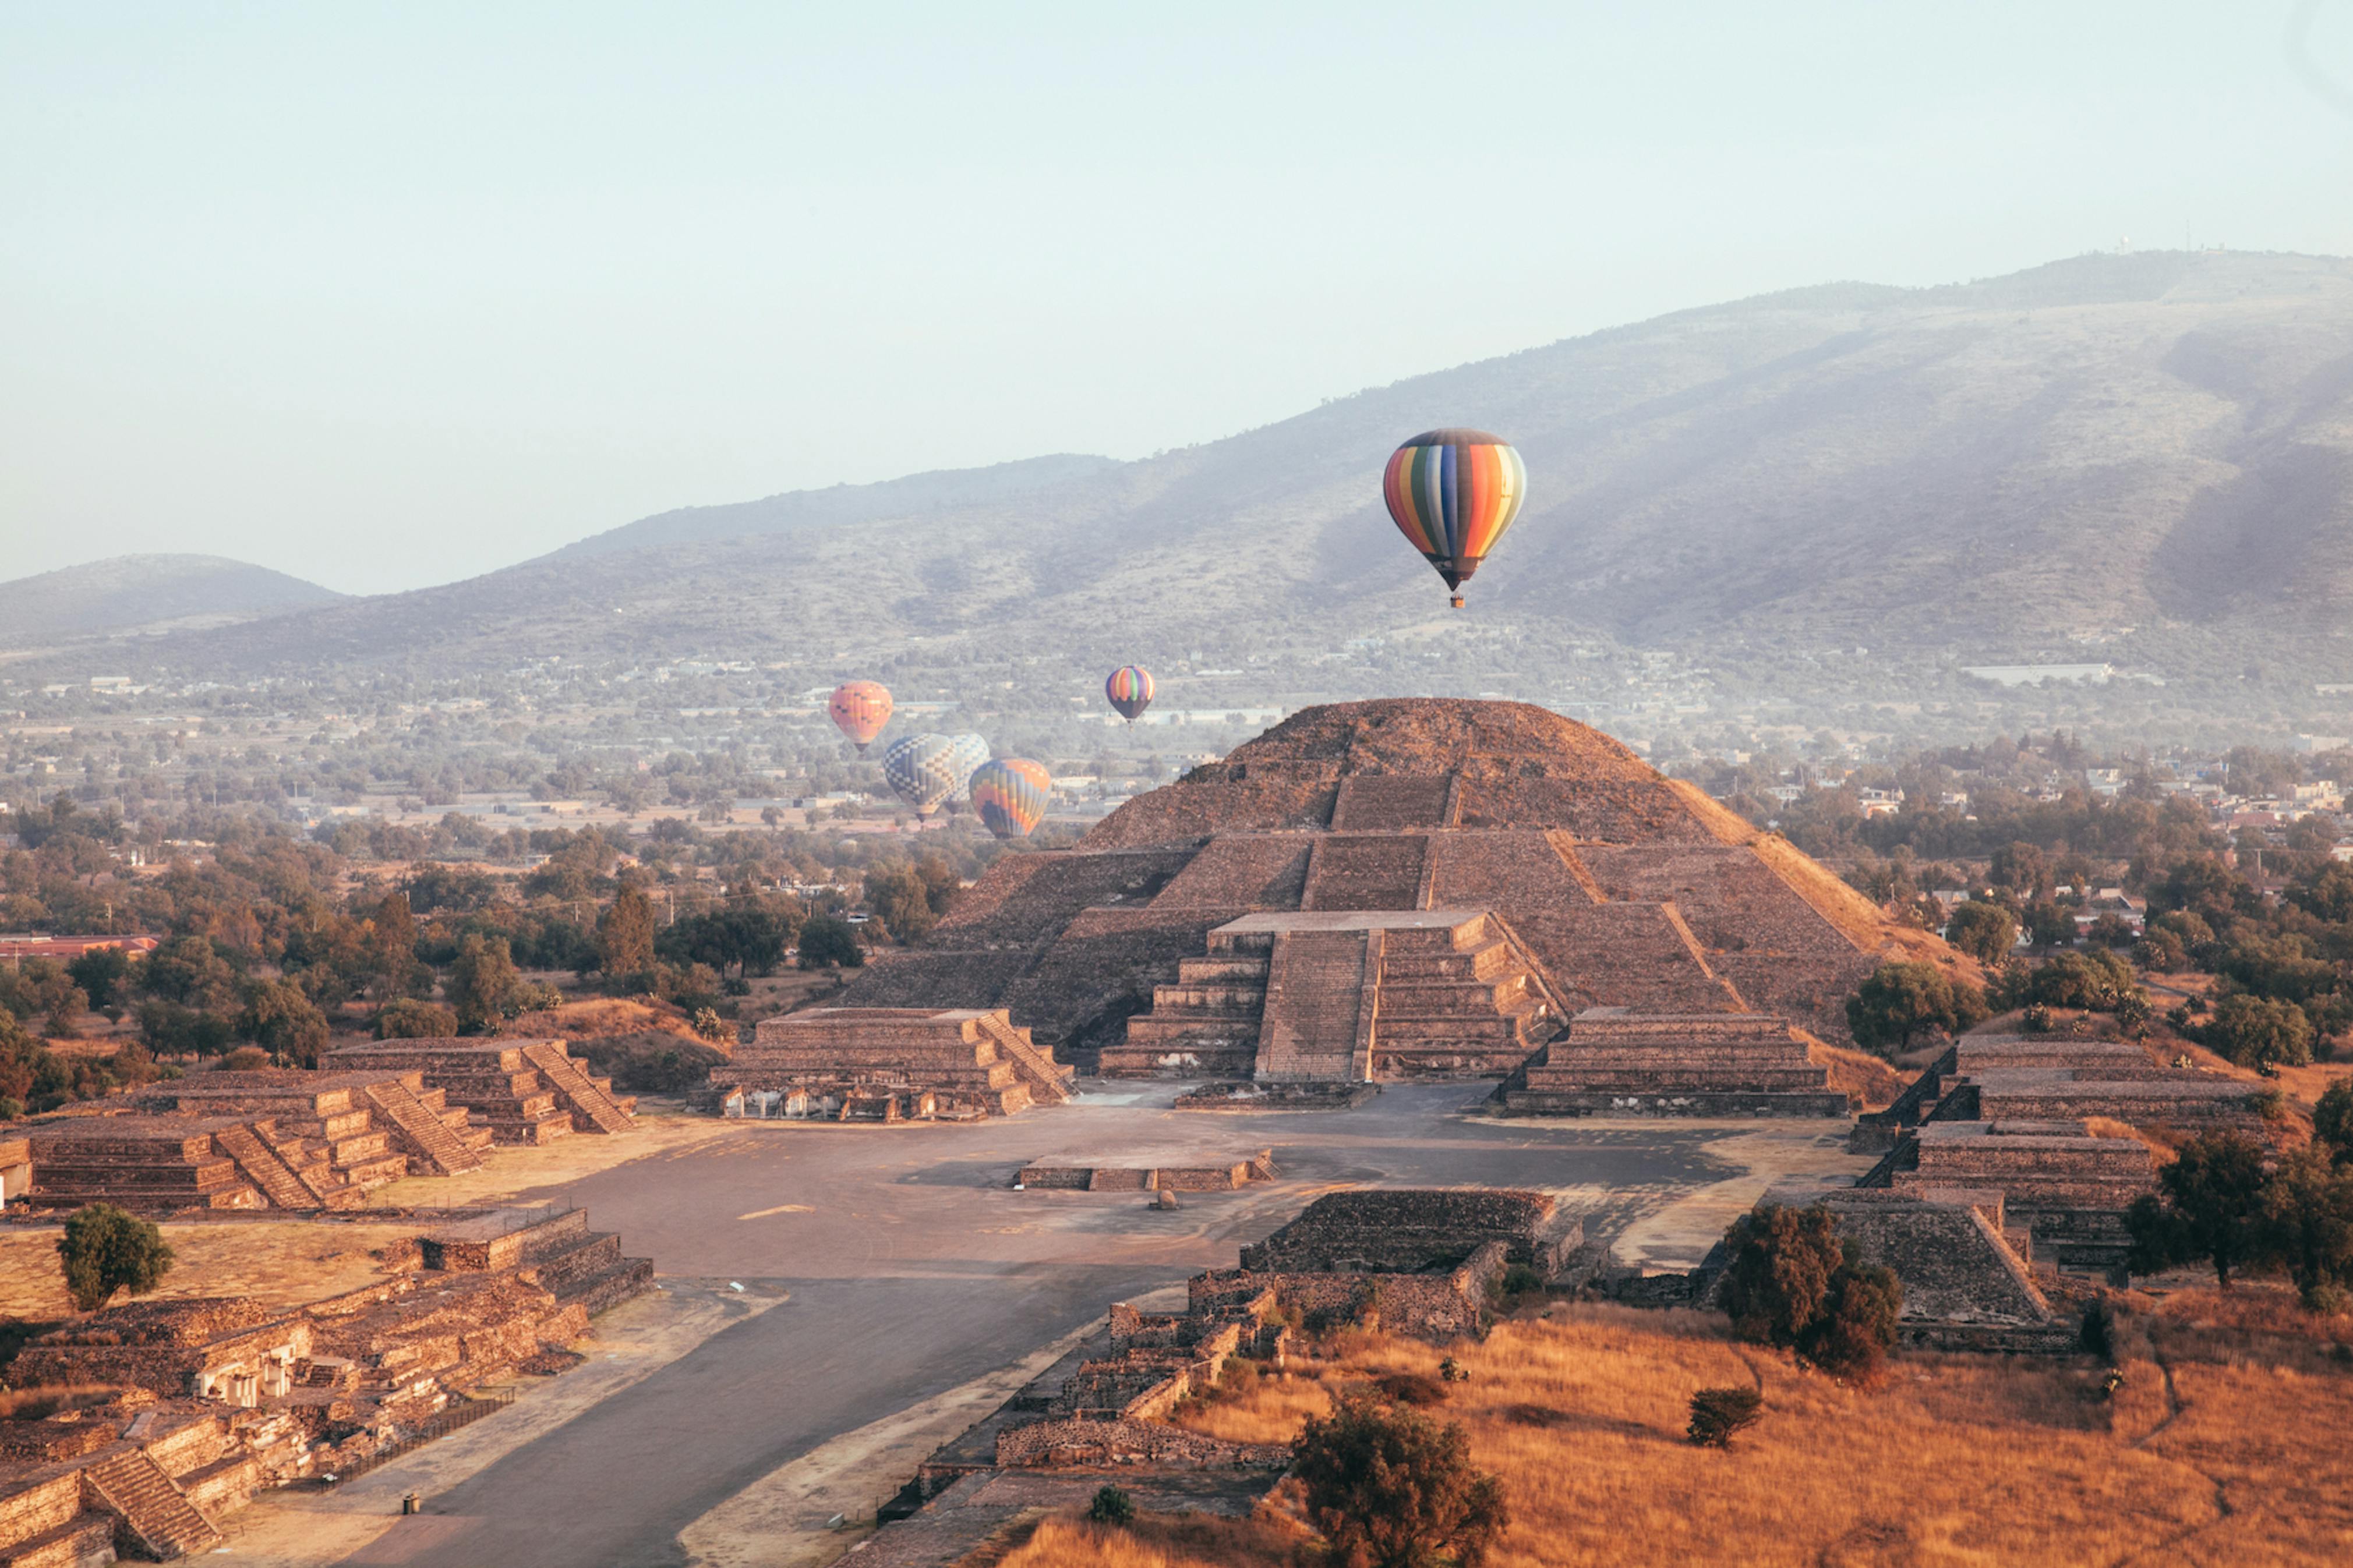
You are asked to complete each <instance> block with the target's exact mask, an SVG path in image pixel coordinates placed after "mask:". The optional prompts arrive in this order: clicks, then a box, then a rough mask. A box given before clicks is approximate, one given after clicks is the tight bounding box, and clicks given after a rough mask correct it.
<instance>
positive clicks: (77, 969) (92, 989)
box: [66, 947, 131, 1007]
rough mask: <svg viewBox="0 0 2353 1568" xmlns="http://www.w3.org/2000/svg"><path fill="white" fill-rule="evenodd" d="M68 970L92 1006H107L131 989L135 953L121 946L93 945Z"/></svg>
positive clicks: (68, 966)
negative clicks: (132, 958) (126, 950)
mask: <svg viewBox="0 0 2353 1568" xmlns="http://www.w3.org/2000/svg"><path fill="white" fill-rule="evenodd" d="M66 973H67V974H69V976H71V977H72V979H73V983H74V984H76V985H79V986H80V987H81V990H82V994H83V995H85V996H87V997H89V998H90V1005H91V1006H93V1007H104V1006H107V1005H110V1004H111V1003H113V1002H114V1001H116V1000H118V999H119V998H120V997H121V995H122V994H124V993H125V992H126V991H128V990H129V989H130V986H129V985H128V984H126V983H127V982H128V981H129V980H130V978H131V956H130V954H128V953H126V952H123V951H122V950H121V948H119V947H93V948H91V949H90V951H89V952H85V953H83V954H82V955H81V956H80V957H79V958H77V959H75V960H74V961H73V962H72V963H69V964H67V965H66Z"/></svg>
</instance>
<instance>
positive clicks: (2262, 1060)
mask: <svg viewBox="0 0 2353 1568" xmlns="http://www.w3.org/2000/svg"><path fill="white" fill-rule="evenodd" d="M2197 1039H2198V1043H2199V1044H2200V1045H2202V1046H2205V1047H2208V1048H2209V1049H2211V1050H2212V1051H2214V1052H2216V1053H2217V1054H2219V1055H2221V1056H2224V1057H2228V1058H2230V1059H2231V1060H2232V1061H2234V1062H2236V1063H2238V1064H2239V1065H2240V1066H2241V1067H2242V1068H2266V1069H2268V1068H2274V1067H2303V1066H2305V1065H2306V1063H2308V1062H2310V1061H2311V1060H2312V1020H2311V1019H2310V1018H2307V1017H2306V1016H2305V1012H2304V1009H2303V1008H2301V1007H2299V1006H2297V1005H2295V1003H2293V1002H2279V1001H2274V1000H2273V999H2272V998H2271V997H2268V996H2225V997H2223V998H2222V1000H2221V1001H2220V1002H2218V1003H2216V1004H2215V1005H2214V1016H2213V1019H2212V1020H2211V1022H2210V1023H2208V1024H2207V1025H2206V1026H2204V1027H2203V1028H2201V1029H2200V1030H2199V1031H2198V1033H2197Z"/></svg>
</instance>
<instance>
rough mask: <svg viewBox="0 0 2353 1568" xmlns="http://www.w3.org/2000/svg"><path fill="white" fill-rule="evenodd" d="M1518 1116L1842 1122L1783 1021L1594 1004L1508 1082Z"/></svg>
mask: <svg viewBox="0 0 2353 1568" xmlns="http://www.w3.org/2000/svg"><path fill="white" fill-rule="evenodd" d="M1496 1100H1497V1101H1498V1103H1499V1106H1500V1108H1501V1109H1502V1110H1504V1112H1505V1113H1506V1114H1515V1115H1522V1116H1591V1115H1604V1116H1607V1115H1619V1116H1645V1115H1647V1116H1823V1117H1843V1116H1845V1115H1847V1114H1848V1112H1849V1110H1850V1107H1849V1106H1848V1103H1847V1098H1846V1096H1845V1095H1843V1094H1841V1093H1840V1092H1838V1091H1837V1090H1834V1089H1831V1087H1830V1072H1829V1069H1828V1068H1823V1067H1820V1066H1818V1065H1816V1064H1815V1062H1814V1061H1813V1059H1812V1058H1811V1057H1810V1055H1809V1054H1808V1052H1807V1049H1806V1043H1805V1041H1804V1040H1803V1039H1801V1038H1800V1037H1799V1036H1798V1034H1797V1031H1795V1030H1794V1029H1792V1028H1791V1027H1790V1026H1789V1025H1788V1021H1787V1020H1785V1019H1782V1018H1778V1017H1774V1016H1769V1015H1767V1014H1761V1013H1686V1014H1670V1013H1632V1012H1629V1011H1627V1010H1626V1009H1625V1008H1622V1007H1593V1008H1588V1009H1587V1010H1586V1011H1584V1012H1582V1013H1579V1014H1578V1015H1577V1016H1576V1017H1575V1018H1573V1019H1571V1020H1570V1022H1569V1026H1568V1032H1567V1035H1566V1036H1565V1037H1562V1038H1560V1039H1557V1040H1555V1041H1553V1042H1552V1043H1551V1044H1550V1045H1548V1046H1546V1047H1545V1049H1544V1052H1543V1054H1542V1055H1540V1056H1537V1057H1535V1058H1532V1059H1531V1060H1530V1061H1529V1062H1528V1063H1527V1065H1526V1066H1525V1067H1524V1068H1521V1069H1520V1070H1519V1071H1518V1072H1516V1073H1514V1074H1513V1075H1512V1076H1511V1077H1510V1078H1509V1079H1506V1080H1505V1081H1504V1087H1503V1088H1502V1089H1498V1090H1497V1091H1496Z"/></svg>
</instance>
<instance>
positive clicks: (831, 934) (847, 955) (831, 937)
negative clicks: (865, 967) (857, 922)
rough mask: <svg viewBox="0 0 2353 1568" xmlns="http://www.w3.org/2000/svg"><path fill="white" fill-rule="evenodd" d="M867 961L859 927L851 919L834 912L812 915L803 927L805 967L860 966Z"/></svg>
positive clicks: (851, 967) (803, 966)
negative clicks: (836, 914)
mask: <svg viewBox="0 0 2353 1568" xmlns="http://www.w3.org/2000/svg"><path fill="white" fill-rule="evenodd" d="M865 962H866V950H865V949H864V948H862V947H860V946H859V945H858V928H857V927H855V926H853V925H851V924H850V923H849V921H845V920H841V919H839V918H838V917H836V916H833V915H811V916H810V917H809V918H808V921H807V923H806V924H804V925H803V926H802V927H801V956H800V966H801V967H802V968H803V969H830V968H832V967H834V966H835V965H836V964H839V965H840V966H841V967H842V968H844V969H856V968H857V967H858V966H859V965H860V964H862V963H865Z"/></svg>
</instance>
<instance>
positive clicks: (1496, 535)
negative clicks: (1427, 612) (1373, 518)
mask: <svg viewBox="0 0 2353 1568" xmlns="http://www.w3.org/2000/svg"><path fill="white" fill-rule="evenodd" d="M1527 493H1528V470H1527V465H1526V464H1525V463H1523V462H1521V461H1520V455H1519V454H1518V453H1517V452H1515V451H1514V450H1512V445H1511V443H1510V442H1508V441H1506V440H1504V438H1503V437H1501V436H1490V435H1488V434H1487V433H1486V432H1485V431H1484V430H1428V431H1424V432H1423V433H1422V434H1420V435H1419V436H1416V437H1414V438H1413V439H1412V440H1410V441H1408V442H1407V443H1406V444H1405V445H1404V446H1402V447H1398V449H1397V451H1396V452H1395V453H1394V454H1393V455H1391V457H1390V458H1389V466H1388V470H1387V471H1386V472H1385V473H1384V474H1383V475H1382V476H1381V499H1382V500H1385V501H1387V502H1388V508H1389V516H1390V517H1391V518H1393V519H1395V520H1396V521H1397V525H1398V532H1400V533H1402V534H1404V535H1405V536H1406V538H1407V539H1408V540H1409V541H1411V542H1412V544H1413V547H1414V548H1415V549H1416V550H1419V551H1420V552H1421V553H1422V555H1423V557H1424V558H1425V559H1426V560H1428V561H1429V563H1430V564H1431V565H1432V566H1434V567H1436V568H1437V569H1438V574H1439V575H1440V576H1441V577H1443V578H1445V579H1446V585H1447V586H1448V587H1449V588H1460V587H1461V585H1462V584H1464V583H1466V582H1468V581H1469V580H1470V577H1471V574H1472V573H1473V572H1476V571H1477V570H1479V563H1480V562H1482V561H1483V560H1485V559H1486V558H1487V552H1489V551H1490V550H1493V548H1494V547H1495V544H1496V542H1497V541H1499V540H1501V539H1502V538H1503V537H1504V531H1505V530H1507V529H1509V528H1510V527H1511V526H1512V524H1513V523H1514V521H1517V520H1518V518H1519V515H1520V506H1521V504H1522V503H1523V502H1524V501H1525V500H1527ZM1454 607H1455V608H1456V609H1458V610H1459V609H1461V607H1462V595H1461V594H1456V595H1454Z"/></svg>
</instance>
